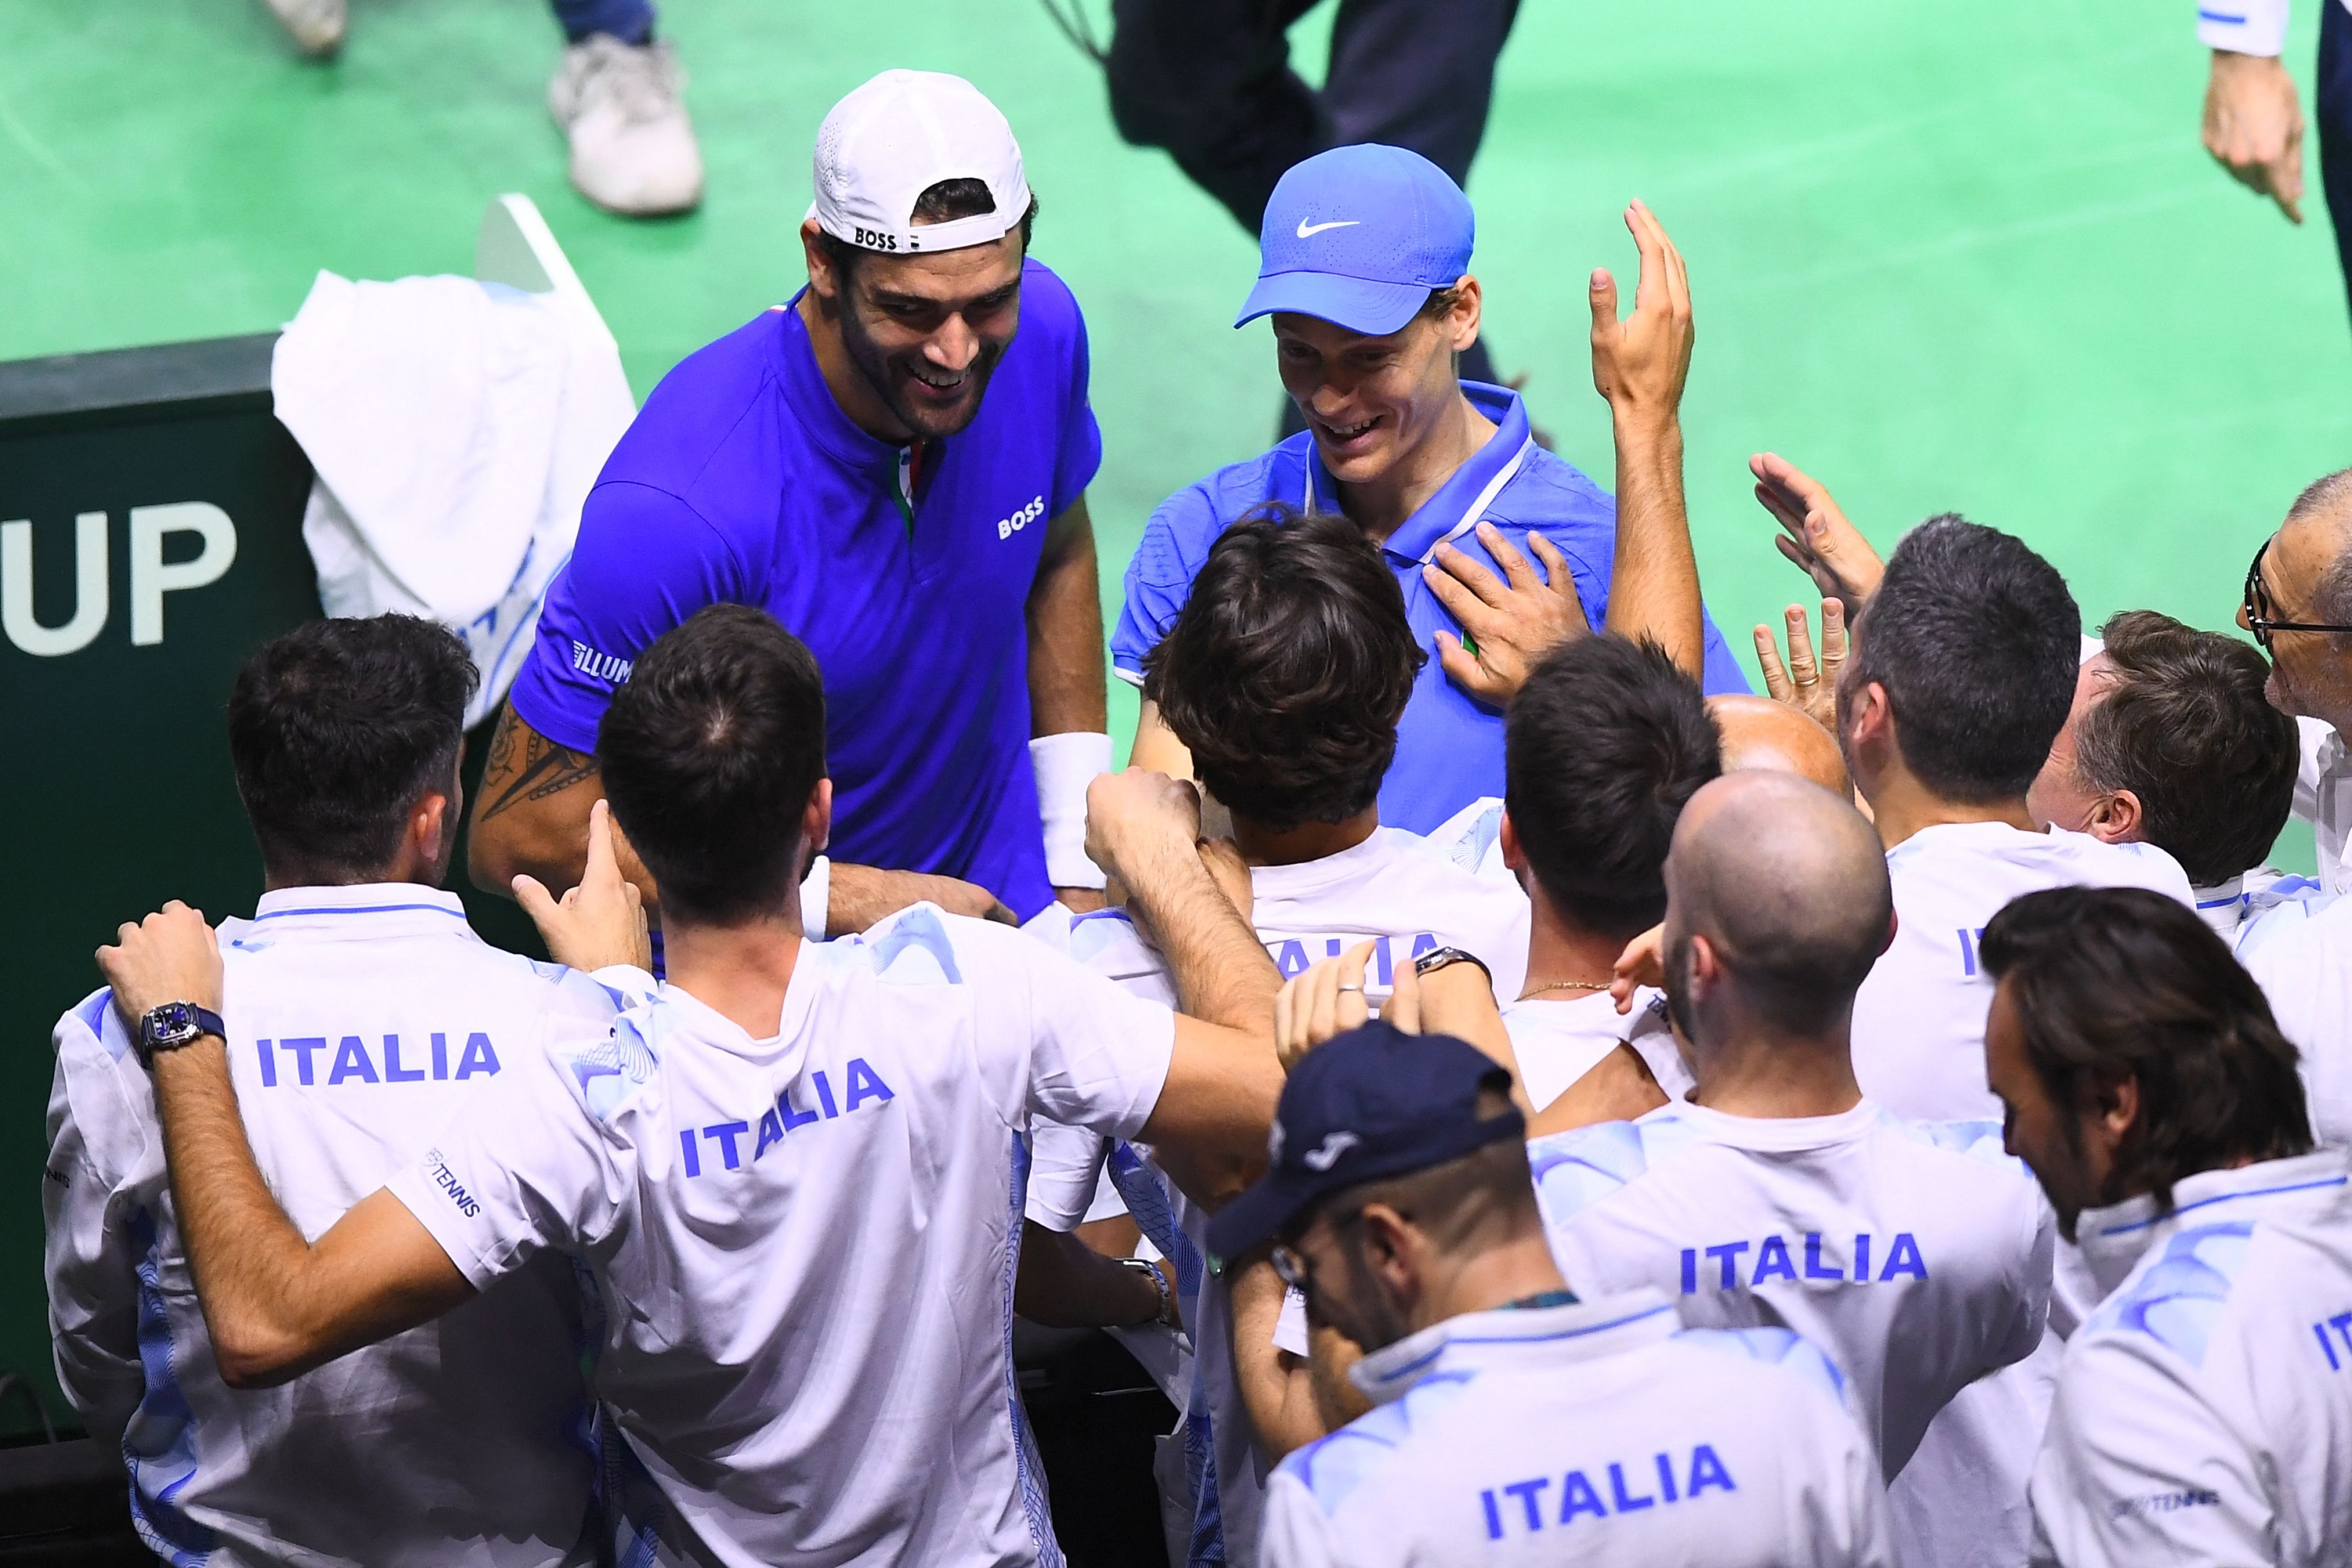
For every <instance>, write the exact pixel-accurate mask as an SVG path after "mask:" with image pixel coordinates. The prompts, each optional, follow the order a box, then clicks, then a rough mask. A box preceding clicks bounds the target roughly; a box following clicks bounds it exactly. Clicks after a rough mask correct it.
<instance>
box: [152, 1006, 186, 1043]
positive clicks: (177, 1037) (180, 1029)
mask: <svg viewBox="0 0 2352 1568" xmlns="http://www.w3.org/2000/svg"><path fill="white" fill-rule="evenodd" d="M196 1027H197V1026H196V1010H195V1008H194V1007H193V1006H191V1005H188V1004H187V1003H185V1002H166V1003H164V1004H163V1005H162V1006H161V1007H158V1008H156V1009H155V1010H154V1011H153V1012H152V1013H150V1014H148V1015H147V1037H148V1038H149V1039H150V1040H152V1041H153V1042H155V1043H156V1044H158V1045H165V1044H173V1043H176V1042H178V1041H181V1040H184V1039H186V1038H188V1037H190V1036H192V1035H194V1033H195V1032H196Z"/></svg>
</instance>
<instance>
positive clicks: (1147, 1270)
mask: <svg viewBox="0 0 2352 1568" xmlns="http://www.w3.org/2000/svg"><path fill="white" fill-rule="evenodd" d="M1114 1261H1116V1262H1117V1263H1118V1266H1119V1267H1120V1268H1132V1269H1134V1270H1136V1271H1137V1272H1138V1273H1139V1274H1148V1275H1150V1277H1151V1288H1152V1289H1154V1290H1157V1291H1159V1292H1160V1310H1159V1311H1158V1312H1157V1313H1156V1314H1154V1315H1153V1317H1152V1320H1151V1321H1153V1322H1155V1323H1158V1324H1159V1325H1160V1327H1161V1328H1163V1329H1172V1328H1174V1327H1176V1293H1175V1292H1174V1291H1172V1290H1171V1289H1168V1276H1166V1275H1165V1274H1162V1273H1161V1272H1160V1265H1158V1264H1157V1263H1154V1262H1152V1261H1151V1260H1150V1258H1117V1259H1114Z"/></svg>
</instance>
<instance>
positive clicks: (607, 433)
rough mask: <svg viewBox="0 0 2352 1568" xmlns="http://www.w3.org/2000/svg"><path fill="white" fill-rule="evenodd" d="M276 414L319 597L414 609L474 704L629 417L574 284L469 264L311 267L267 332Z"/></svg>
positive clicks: (519, 637)
mask: <svg viewBox="0 0 2352 1568" xmlns="http://www.w3.org/2000/svg"><path fill="white" fill-rule="evenodd" d="M270 391H271V394H272V397H273V400H274V402H275V404H276V407H277V413H278V420H279V421H280V422H281V423H282V424H284V425H285V426H286V427H287V428H288V429H289V430H290V431H292V432H293V434H294V438H295V439H296V440H297V441H299V443H300V444H301V447H302V450H303V451H304V453H306V454H307V455H308V456H309V458H310V464H311V467H312V468H314V469H315V470H316V473H317V481H316V483H315V484H314V485H313V486H312V487H311V492H310V509H309V510H308V512H307V513H306V515H305V516H304V518H303V522H302V536H303V539H304V541H305V542H307V543H308V544H309V545H310V553H311V558H312V561H313V563H315V564H316V565H317V567H318V570H319V598H320V605H322V607H323V608H324V609H325V610H326V612H327V614H329V615H330V616H372V615H379V614H382V613H383V612H384V611H387V610H402V611H406V612H408V613H410V614H412V615H423V616H432V617H433V618H435V619H436V620H439V621H442V622H444V623H446V625H448V626H450V627H452V628H453V629H455V630H456V631H457V632H458V633H459V635H461V636H463V637H465V638H466V641H467V647H469V648H470V649H471V650H472V652H473V655H474V661H475V663H476V665H477V666H478V668H480V670H481V672H482V685H481V689H480V690H479V691H478V693H477V694H476V696H475V699H474V703H473V705H472V707H471V708H470V709H469V710H467V715H466V721H467V724H468V725H469V726H470V725H472V724H474V723H476V722H478V721H480V720H481V719H483V718H485V717H487V716H488V714H490V713H491V712H493V711H494V710H496V708H497V706H498V704H499V701H500V700H503V698H504V697H505V695H506V690H507V688H508V686H509V684H511V683H512V681H513V679H514V674H515V670H516V668H518V667H519V666H520V663H521V661H522V658H523V655H524V654H525V653H527V652H528V651H529V650H530V635H531V632H532V630H533V629H534V628H535V626H537V624H538V618H539V604H540V598H541V595H542V594H544V592H545V591H546V587H547V583H548V580H549V579H550V578H551V577H552V576H553V575H554V574H555V572H556V570H557V569H558V568H559V567H561V566H562V563H564V562H565V561H566V560H568V559H569V558H570V556H571V553H572V540H573V538H574V537H575V536H576V535H577V534H578V532H579V529H580V507H581V503H582V502H583V500H586V499H587V495H588V490H589V488H590V487H591V486H592V485H593V484H594V483H595V481H596V475H597V472H598V471H599V470H600V469H601V468H603V467H604V459H605V458H607V457H609V456H610V455H611V453H612V450H613V447H614V443H615V442H617V441H618V440H619V439H620V437H621V433H622V432H623V431H624V430H625V429H627V428H628V426H629V421H630V420H631V419H632V418H634V417H635V414H636V405H635V402H634V401H633V400H632V398H631V397H630V395H629V386H628V382H627V379H626V378H625V376H624V375H623V374H622V373H621V362H620V353H619V351H618V350H617V349H616V348H615V347H614V343H613V340H612V336H611V334H610V333H608V332H607V331H605V330H604V323H603V322H602V321H599V320H597V319H596V317H595V313H594V311H593V308H592V307H589V306H588V305H586V304H585V302H584V300H573V299H572V298H570V297H568V296H567V295H565V294H563V293H561V292H558V293H549V294H526V293H523V292H521V291H520V290H517V289H509V288H507V287H505V286H503V285H501V284H496V283H482V282H478V281H476V280H474V279H469V278H454V277H437V278H404V279H399V280H397V281H395V282H391V283H369V282H353V281H352V280H351V279H346V278H340V277H338V276H336V275H335V274H334V273H331V272H320V274H319V277H318V280H317V282H315V283H314V284H312V286H311V289H310V297H309V298H308V299H307V300H304V301H303V302H302V309H301V310H300V312H299V314H298V315H296V317H295V318H294V321H293V322H292V323H291V324H290V325H289V326H288V327H287V329H286V331H285V334H284V335H283V336H282V337H280V338H279V339H278V348H277V353H276V356H275V358H274V360H273V362H272V363H271V368H270Z"/></svg>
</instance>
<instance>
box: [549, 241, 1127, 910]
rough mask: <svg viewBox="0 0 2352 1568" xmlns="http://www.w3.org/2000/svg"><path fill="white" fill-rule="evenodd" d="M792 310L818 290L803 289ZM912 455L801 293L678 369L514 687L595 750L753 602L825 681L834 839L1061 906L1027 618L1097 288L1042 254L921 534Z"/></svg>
mask: <svg viewBox="0 0 2352 1568" xmlns="http://www.w3.org/2000/svg"><path fill="white" fill-rule="evenodd" d="M795 302H797V296H795ZM901 451H902V448H900V447H895V446H892V445H891V444H890V443H888V442H886V441H880V440H877V439H876V438H875V437H872V436H869V435H867V434H866V432H865V431H863V430H861V429H859V428H858V427H857V426H856V425H854V424H852V423H851V422H850V420H849V417H848V416H847V415H845V414H844V413H843V412H842V411H841V405H839V404H838V403H836V402H835V401H834V397H833V394H832V392H831V391H830V390H828V389H827V387H826V386H825V383H824V374H823V373H822V372H821V371H820V370H819V369H818V368H817V363H816V357H815V354H814V351H813V350H812V349H811V347H810V345H809V341H808V333H807V331H806V329H805V328H804V327H803V325H802V323H801V320H800V316H799V313H798V312H797V311H796V310H794V309H793V306H792V305H789V304H788V305H783V306H779V307H777V308H776V309H773V310H767V311H764V312H762V313H761V315H760V316H758V317H757V318H755V319H754V320H753V321H751V322H750V323H749V324H747V325H745V326H743V327H741V328H740V329H738V330H737V331H733V332H730V333H729V334H728V335H727V336H725V337H723V338H721V339H719V341H718V342H714V343H712V344H710V345H709V347H707V348H704V349H702V350H700V351H698V353H694V354H691V355H689V356H688V358H687V359H686V360H684V361H683V362H681V363H679V364H678V366H677V368H676V369H675V370H672V371H671V372H670V373H669V374H667V376H665V377H663V378H662V383H661V384H660V385H659V386H657V387H656V388H655V389H654V393H653V395H652V396H651V397H649V398H647V399H646V405H645V407H644V408H643V409H642V410H640V411H639V413H638V415H637V417H636V421H635V423H634V424H632V425H631V426H629V430H628V433H627V434H626V435H625V436H624V437H621V443H620V445H619V446H618V447H614V451H613V456H612V458H610V459H609V460H608V461H607V462H606V463H605V465H604V473H603V474H602V475H601V476H600V477H599V478H598V479H597V481H596V488H595V489H593V490H591V491H590V492H589V495H588V500H587V504H586V506H585V507H584V508H583V510H582V511H581V516H580V539H579V542H578V543H577V544H576V545H574V546H573V548H572V559H571V561H570V563H568V564H566V565H565V566H564V568H563V570H562V572H560V573H558V574H557V575H556V577H555V580H554V582H553V583H552V584H551V585H550V587H549V589H548V594H547V604H546V608H545V610H544V611H543V612H542V613H541V616H540V622H539V637H538V640H537V642H536V644H535V645H534V646H533V647H532V649H531V652H530V658H528V659H527V660H526V661H525V662H524V665H523V668H522V670H521V672H520V674H519V675H518V676H517V677H516V679H515V684H514V690H513V694H512V700H513V702H514V708H515V711H516V712H517V713H519V714H520V715H521V716H522V719H523V721H524V722H526V723H528V724H529V725H530V727H531V728H532V729H534V730H536V731H539V732H540V733H541V734H542V735H545V736H546V737H547V738H548V739H549V740H551V741H553V742H557V743H558V744H560V745H564V746H569V747H571V748H572V749H573V750H574V751H582V752H589V751H593V750H594V749H595V745H596V726H597V722H598V721H599V720H601V719H602V718H603V717H604V707H605V704H606V703H607V702H609V701H610V700H612V694H613V689H614V686H615V685H616V684H617V683H618V682H619V681H622V680H625V679H628V672H629V668H630V666H631V665H632V664H633V663H634V662H635V659H636V658H637V656H638V655H639V654H641V653H643V652H644V651H645V649H646V647H647V646H648V645H649V644H651V643H652V642H653V640H654V639H655V638H656V637H660V636H661V635H662V634H663V633H664V632H666V631H668V630H669V629H670V628H671V627H673V626H677V625H678V624H679V623H680V622H682V621H684V620H685V619H686V618H687V617H688V616H691V615H693V614H694V613H695V612H696V611H697V610H699V609H701V608H702V607H703V606H705V605H714V604H720V603H735V604H745V605H759V606H760V607H761V608H762V609H765V610H767V611H768V612H769V613H770V614H771V615H773V616H775V617H776V618H777V619H778V620H779V621H781V622H782V623H783V624H784V626H786V627H787V628H789V629H790V630H791V631H792V633H793V635H794V636H796V637H799V638H800V639H801V640H802V641H803V642H804V643H806V644H807V645H808V647H809V649H810V651H811V652H813V653H814V654H815V656H816V660H817V665H818V668H821V669H822V670H823V671H824V696H825V747H826V752H827V757H828V762H829V764H830V771H831V773H832V776H833V784H834V827H833V844H832V848H831V851H830V853H832V854H833V855H834V856H835V857H836V858H839V859H842V860H845V861H850V862H854V863H856V864H859V865H867V866H879V867H883V868H889V869H893V870H908V871H933V872H939V873H942V874H944V875H947V876H952V877H962V878H966V879H970V880H971V881H974V882H977V883H979V884H980V885H981V886H982V887H984V888H987V889H990V890H991V891H992V892H994V893H995V894H996V896H997V897H998V898H1000V899H1002V900H1004V902H1005V903H1006V904H1007V905H1009V906H1011V908H1012V909H1013V910H1014V912H1016V913H1017V914H1020V915H1021V916H1023V917H1024V919H1025V918H1026V917H1028V916H1029V915H1032V914H1034V913H1035V912H1036V911H1037V910H1040V909H1042V908H1044V907H1045V903H1046V902H1047V901H1048V900H1050V899H1051V898H1052V897H1053V889H1052V888H1051V886H1050V885H1049V884H1048V882H1047V880H1046V878H1045V844H1044V840H1043V837H1042V836H1041V833H1040V829H1039V826H1038V819H1037V787H1036V782H1035V780H1034V777H1033V776H1032V774H1031V773H1030V766H1029V679H1028V622H1027V617H1026V607H1027V604H1028V598H1029V591H1030V588H1031V586H1032V585H1033V584H1034V582H1035V581H1036V576H1037V563H1038V560H1039V557H1040V555H1041V553H1042V552H1043V550H1044V546H1045V531H1046V521H1047V520H1049V519H1051V518H1054V517H1055V516H1058V515H1059V514H1060V513H1061V512H1062V511H1063V510H1065V509H1066V508H1067V507H1068V506H1069V505H1070V504H1071V503H1072V502H1074V501H1076V500H1078V499H1079V498H1080V497H1081V496H1082V495H1083V494H1084V493H1085V491H1086V488H1087V481H1088V480H1090V479H1093V478H1094V474H1095V470H1096V468H1098V467H1100V466H1101V462H1102V437H1101V434H1100V432H1099V431H1097V428H1096V427H1095V417H1094V411H1093V410H1092V409H1091V408H1090V407H1089V406H1088V405H1087V331H1086V322H1085V321H1084V319H1083V318H1082V317H1081V316H1080V315H1079V313H1078V306H1077V301H1076V300H1074V299H1073V298H1071V295H1070V290H1069V289H1068V287H1067V286H1066V285H1065V284H1064V283H1063V282H1062V280H1061V279H1059V278H1056V277H1055V275H1054V274H1053V273H1052V272H1050V271H1048V270H1047V269H1046V268H1045V267H1044V266H1043V265H1041V264H1039V263H1038V262H1035V261H1031V262H1029V263H1027V264H1026V265H1025V266H1024V268H1023V274H1022V287H1021V326H1020V330H1019V331H1018V332H1017V333H1015V334H1014V336H1013V342H1012V343H1011V345H1010V346H1008V347H1007V348H1006V350H1005V351H1004V357H1003V359H1002V360H1001V361H999V362H998V364H997V368H996V372H995V374H994V376H993V377H992V379H991V380H990V382H989V384H988V390H987V393H986V395H984V396H983V397H982V402H981V410H980V415H979V416H978V417H977V418H976V419H974V420H973V421H972V423H971V426H970V427H969V428H968V429H966V430H965V431H963V432H962V433H961V435H957V436H952V437H949V438H948V439H946V440H945V441H943V442H939V443H935V444H933V445H932V446H931V447H928V448H927V449H926V458H925V464H924V467H925V469H926V472H925V474H924V475H923V478H922V481H921V485H920V487H919V492H918V494H917V496H916V498H915V506H914V517H913V521H912V524H911V526H910V525H909V523H908V520H907V519H906V517H905V516H904V515H903V514H902V513H901V511H900V510H899V507H898V500H897V483H898V478H897V476H898V459H899V456H900V453H901Z"/></svg>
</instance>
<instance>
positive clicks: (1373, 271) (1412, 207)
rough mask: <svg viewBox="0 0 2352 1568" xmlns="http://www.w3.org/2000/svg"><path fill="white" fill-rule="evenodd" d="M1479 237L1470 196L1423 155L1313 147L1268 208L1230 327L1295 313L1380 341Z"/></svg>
mask: <svg viewBox="0 0 2352 1568" xmlns="http://www.w3.org/2000/svg"><path fill="white" fill-rule="evenodd" d="M1477 237H1478V220H1477V218H1476V217H1475V216H1474V215H1473V214H1472V213H1471V211H1470V198H1469V197H1468V196H1465V195H1463V194H1462V187H1461V186H1459V185H1457V184H1454V181H1453V179H1452V177H1451V176H1449V175H1448V174H1446V173H1445V171H1444V170H1443V169H1441V168H1439V167H1438V166H1437V165H1436V164H1434V163H1431V162H1430V161H1429V160H1428V159H1426V158H1424V157H1423V156H1422V155H1421V154H1420V153H1409V152H1407V151H1406V150H1405V149H1403V148H1402V147H1384V146H1382V145H1381V144H1380V143H1379V142H1365V143H1363V144H1361V145H1360V146H1355V147H1334V148H1332V149H1331V150H1330V151H1329V152H1328V153H1317V154H1315V156H1313V157H1312V158H1309V159H1307V161H1306V162H1305V163H1297V164H1294V165H1293V166H1292V168H1291V170H1290V172H1289V173H1288V174H1285V175H1283V176H1282V179H1281V181H1280V182H1279V183H1278V184H1276V185H1275V187H1274V196H1273V199H1272V200H1270V201H1268V202H1267V203H1266V204H1265V223H1264V224H1263V225H1262V226H1260V228H1259V230H1258V237H1257V250H1258V265H1257V287H1256V288H1255V289H1251V290H1250V296H1249V298H1248V299H1247V300H1244V301H1243V304H1242V313H1241V314H1240V315H1239V316H1237V317H1235V318H1234V326H1236V327H1239V326H1243V325H1245V324H1246V323H1248V322H1250V321H1255V320H1257V318H1258V317H1260V316H1265V315H1271V314H1272V313H1273V312H1275V311H1276V310H1296V311H1297V312H1298V313H1299V314H1301V315H1305V316H1315V317H1318V318H1320V319H1321V320H1323V321H1329V322H1331V323H1332V324H1333V325H1335V326H1340V327H1345V328H1346V329H1348V331H1351V332H1361V333H1363V334H1365V335H1366V336H1367V337H1385V336H1387V335H1388V334H1389V333H1391V332H1393V331H1398V330H1400V329H1401V328H1402V327H1403V326H1404V324H1405V323H1406V322H1408V321H1412V318H1413V312H1415V311H1416V310H1420V309H1421V308H1422V306H1423V304H1425V303H1427V302H1428V300H1429V291H1430V290H1431V289H1450V288H1452V287H1453V286H1454V284H1455V283H1457V282H1459V281H1460V280H1461V278H1462V275H1463V274H1464V273H1465V272H1467V271H1469V270H1470V247H1471V246H1472V244H1473V243H1474V242H1475V240H1476V239H1477Z"/></svg>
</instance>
